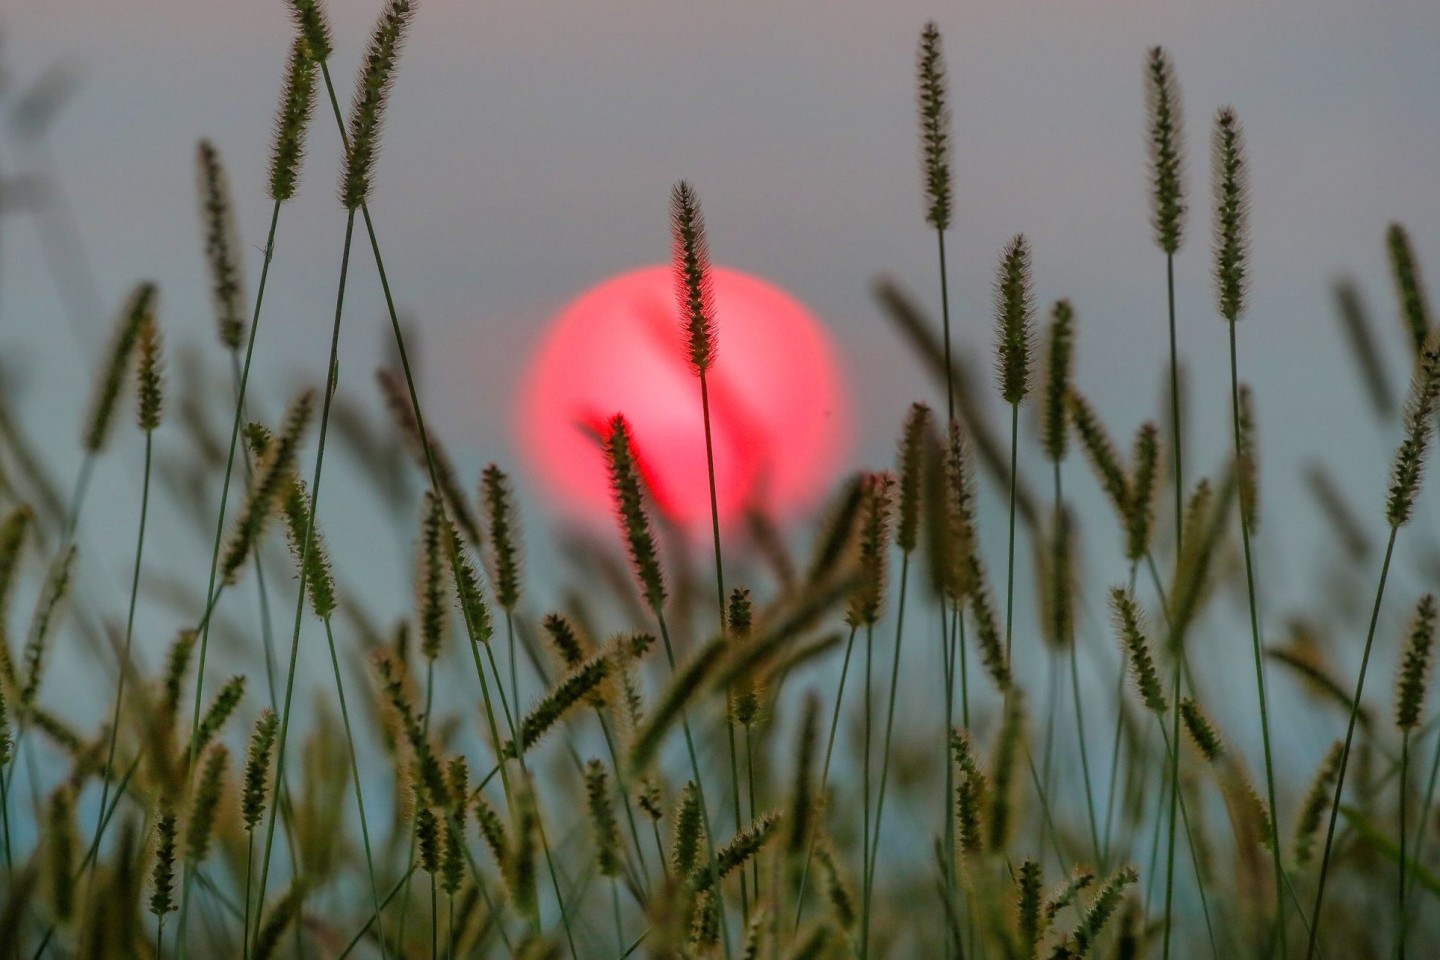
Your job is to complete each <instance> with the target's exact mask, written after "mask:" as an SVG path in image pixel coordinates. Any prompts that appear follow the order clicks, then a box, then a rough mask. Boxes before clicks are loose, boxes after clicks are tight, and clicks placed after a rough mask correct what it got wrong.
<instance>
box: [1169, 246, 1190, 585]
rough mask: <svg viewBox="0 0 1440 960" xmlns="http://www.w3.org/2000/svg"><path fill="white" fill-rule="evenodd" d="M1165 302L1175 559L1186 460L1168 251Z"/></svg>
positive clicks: (1171, 257) (1182, 511) (1171, 261)
mask: <svg viewBox="0 0 1440 960" xmlns="http://www.w3.org/2000/svg"><path fill="white" fill-rule="evenodd" d="M1165 301H1166V305H1167V307H1168V312H1169V317H1170V432H1171V433H1172V434H1173V437H1172V438H1171V439H1172V442H1173V443H1174V446H1175V560H1176V562H1177V563H1178V562H1179V560H1180V543H1181V539H1180V538H1181V537H1182V536H1183V535H1184V531H1183V530H1182V529H1181V528H1182V527H1183V526H1184V522H1183V521H1184V516H1185V507H1184V504H1183V500H1184V497H1185V494H1184V489H1185V459H1184V456H1183V452H1182V449H1181V448H1182V447H1183V446H1184V444H1183V443H1182V441H1181V438H1180V356H1179V351H1178V350H1177V349H1176V346H1175V255H1174V254H1172V253H1167V254H1165Z"/></svg>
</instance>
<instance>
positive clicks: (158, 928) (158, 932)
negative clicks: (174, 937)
mask: <svg viewBox="0 0 1440 960" xmlns="http://www.w3.org/2000/svg"><path fill="white" fill-rule="evenodd" d="M155 956H156V957H157V958H158V960H165V914H163V913H162V914H158V915H157V916H156V917H155Z"/></svg>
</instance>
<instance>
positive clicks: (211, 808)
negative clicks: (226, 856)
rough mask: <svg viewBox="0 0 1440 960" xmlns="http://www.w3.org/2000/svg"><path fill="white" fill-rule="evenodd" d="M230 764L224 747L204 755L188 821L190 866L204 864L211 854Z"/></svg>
mask: <svg viewBox="0 0 1440 960" xmlns="http://www.w3.org/2000/svg"><path fill="white" fill-rule="evenodd" d="M229 762H230V751H229V750H227V749H226V748H225V744H223V743H217V744H214V745H213V746H211V747H210V749H209V750H207V751H206V752H205V760H204V762H203V764H202V766H201V768H200V782H199V783H198V784H197V785H196V787H195V795H194V796H193V797H192V798H191V800H190V811H189V814H188V815H187V816H186V818H185V859H186V861H187V862H189V863H201V862H203V861H204V859H205V857H206V855H207V854H208V853H209V851H210V837H211V835H212V834H213V833H214V832H215V813H216V811H217V810H219V809H220V797H221V795H222V794H223V793H224V791H225V770H226V767H227V765H228V764H229Z"/></svg>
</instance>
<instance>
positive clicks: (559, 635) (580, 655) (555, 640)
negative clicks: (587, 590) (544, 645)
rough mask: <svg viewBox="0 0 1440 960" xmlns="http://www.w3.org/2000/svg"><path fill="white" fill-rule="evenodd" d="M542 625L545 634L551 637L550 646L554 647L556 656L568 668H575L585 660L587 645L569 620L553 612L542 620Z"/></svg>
mask: <svg viewBox="0 0 1440 960" xmlns="http://www.w3.org/2000/svg"><path fill="white" fill-rule="evenodd" d="M540 626H542V627H543V628H544V629H545V635H546V636H548V637H549V638H550V646H551V647H553V648H554V650H555V654H556V656H557V657H558V658H559V660H560V663H561V664H562V665H563V666H564V667H565V668H566V669H570V670H573V669H574V668H576V667H578V666H579V665H580V664H582V663H584V662H585V647H584V645H583V644H582V642H581V640H580V636H579V634H577V633H576V632H575V627H574V626H573V625H572V624H571V623H570V621H569V620H567V619H565V617H563V616H561V615H560V614H558V613H552V614H550V615H549V616H547V617H546V618H545V619H544V620H542V621H541V622H540Z"/></svg>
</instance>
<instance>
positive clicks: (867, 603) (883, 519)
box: [845, 471, 896, 627]
mask: <svg viewBox="0 0 1440 960" xmlns="http://www.w3.org/2000/svg"><path fill="white" fill-rule="evenodd" d="M895 486H896V479H895V475H894V474H893V473H890V472H889V471H882V472H880V473H872V474H867V475H866V477H865V507H864V518H863V520H862V521H861V526H860V540H859V546H860V578H859V583H858V584H857V585H856V587H855V590H854V592H853V593H852V594H851V595H850V602H849V605H848V608H847V611H846V614H845V622H846V623H848V624H850V626H852V627H858V626H866V625H871V624H874V623H875V622H876V621H877V620H879V619H880V612H881V609H882V607H883V606H884V603H885V587H886V576H885V575H886V572H887V571H888V569H889V566H890V562H889V553H890V527H891V522H890V521H891V511H892V508H893V506H894V499H895Z"/></svg>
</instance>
